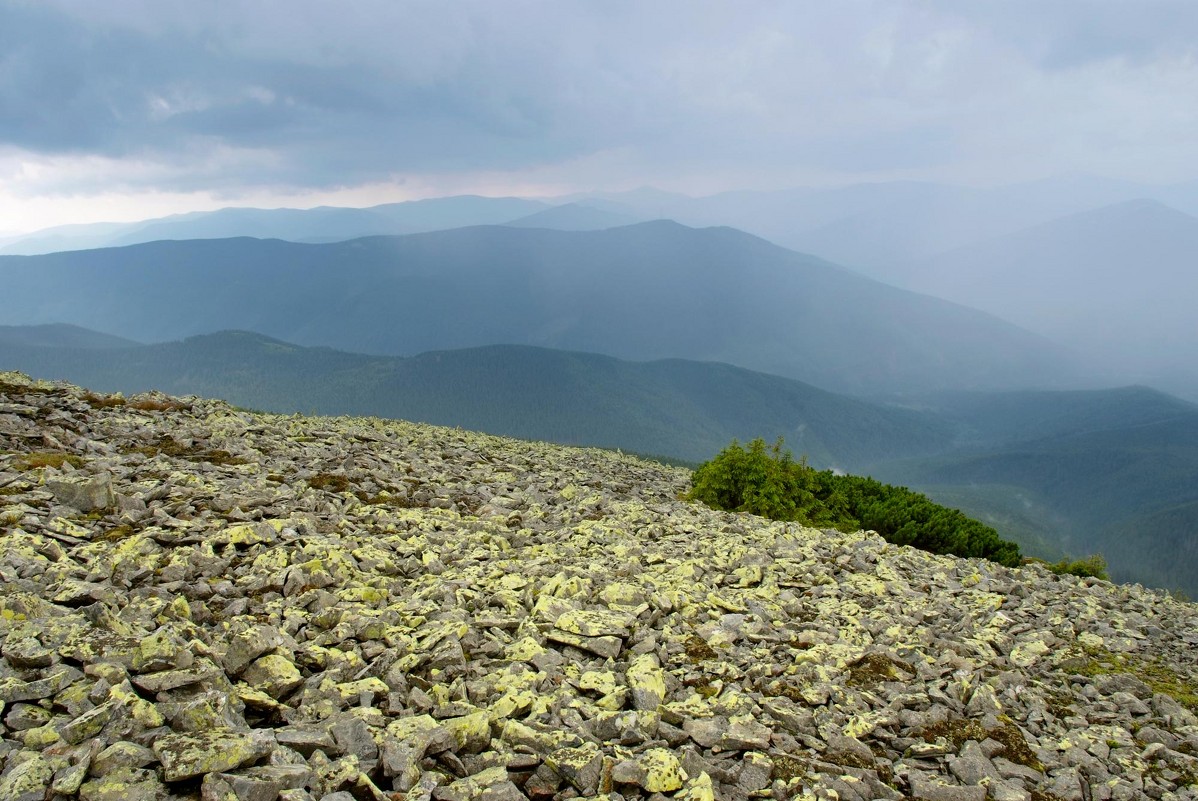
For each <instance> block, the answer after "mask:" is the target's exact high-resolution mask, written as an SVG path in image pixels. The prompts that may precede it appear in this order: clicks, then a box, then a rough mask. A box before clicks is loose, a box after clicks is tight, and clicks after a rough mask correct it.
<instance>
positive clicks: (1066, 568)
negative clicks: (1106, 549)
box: [1048, 553, 1111, 581]
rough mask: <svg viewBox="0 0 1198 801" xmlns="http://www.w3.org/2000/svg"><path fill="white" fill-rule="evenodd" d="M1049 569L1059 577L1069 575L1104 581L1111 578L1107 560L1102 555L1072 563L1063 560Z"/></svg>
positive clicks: (1094, 555) (1091, 556)
mask: <svg viewBox="0 0 1198 801" xmlns="http://www.w3.org/2000/svg"><path fill="white" fill-rule="evenodd" d="M1048 569H1049V570H1051V571H1052V572H1053V573H1056V574H1057V575H1058V576H1061V575H1065V574H1069V575H1071V576H1081V577H1082V578H1091V577H1092V578H1098V579H1102V580H1103V581H1110V579H1111V577H1110V576H1109V575H1108V574H1107V564H1106V559H1104V558H1103V557H1102V554H1097V553H1096V554H1091V555H1090V556H1087V557H1086V558H1085V559H1077V560H1075V561H1072V562H1070V561H1069V560H1068V559H1062V560H1061V561H1059V562H1057V563H1056V564H1055V565H1049V566H1048Z"/></svg>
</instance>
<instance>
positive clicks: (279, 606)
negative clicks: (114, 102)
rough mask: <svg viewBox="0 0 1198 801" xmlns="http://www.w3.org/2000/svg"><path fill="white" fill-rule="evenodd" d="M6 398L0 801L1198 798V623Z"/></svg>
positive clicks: (729, 526)
mask: <svg viewBox="0 0 1198 801" xmlns="http://www.w3.org/2000/svg"><path fill="white" fill-rule="evenodd" d="M688 479H689V475H688V474H687V473H686V472H685V471H682V470H677V469H672V468H667V467H663V466H661V465H657V464H652V463H646V462H642V461H638V460H636V459H633V458H630V457H626V456H623V455H620V454H615V453H609V452H603V451H596V450H580V449H573V448H562V447H557V446H551V445H546V444H542V443H531V442H521V441H514V440H505V439H500V438H496V437H490V436H485V435H480V434H474V433H469V432H464V431H460V430H454V429H446V428H435V427H431V426H424V425H414V424H410V423H404V422H396V421H384V420H377V419H350V418H336V419H329V418H304V417H286V416H278V415H264V414H253V413H249V412H245V411H241V410H237V409H233V408H231V407H229V406H227V405H226V404H224V403H221V402H217V401H211V400H203V399H198V398H182V399H179V398H169V397H167V396H162V395H157V394H154V395H144V396H137V397H132V398H128V399H126V398H121V397H119V396H104V395H95V394H92V393H90V392H87V391H85V390H83V389H80V388H78V387H73V386H71V385H67V384H60V383H45V382H34V381H30V380H29V379H28V378H26V377H24V376H22V375H20V374H15V373H0V545H2V548H0V656H2V659H0V702H3V708H2V710H0V716H2V721H0V765H2V768H3V769H2V771H0V798H3V799H16V800H18V801H34V800H35V799H36V800H37V801H41V799H44V798H80V799H84V800H85V801H101V800H102V799H169V798H202V799H205V801H208V800H209V799H220V800H221V801H224V800H225V799H255V800H257V799H261V800H262V801H274V799H280V801H301V800H302V799H327V801H350V799H437V801H459V800H460V801H470V800H472V799H480V801H506V800H507V799H522V798H534V799H552V798H560V799H568V798H580V797H588V798H589V797H607V798H610V799H618V798H655V799H663V798H677V799H692V800H694V801H698V800H699V799H714V798H723V799H743V798H779V799H782V798H791V797H796V796H805V797H817V798H838V799H871V798H888V799H899V798H918V799H928V801H936V800H937V799H977V801H981V800H982V799H985V798H991V799H996V800H997V801H1025V800H1026V801H1041V800H1042V799H1053V798H1060V799H1070V801H1072V800H1073V799H1083V800H1084V801H1094V800H1095V799H1108V798H1110V799H1139V798H1153V799H1172V798H1177V799H1195V798H1198V717H1196V716H1195V710H1196V709H1198V692H1196V691H1195V689H1194V688H1195V685H1196V684H1198V608H1196V607H1195V606H1194V605H1192V604H1185V603H1180V602H1178V601H1175V600H1173V599H1171V598H1169V597H1168V596H1167V595H1165V594H1164V593H1161V592H1155V591H1149V590H1145V589H1144V588H1142V587H1139V586H1117V585H1111V584H1108V583H1105V582H1099V581H1095V580H1085V581H1083V580H1080V579H1077V578H1075V577H1071V576H1063V577H1058V576H1054V575H1052V574H1051V573H1049V572H1048V571H1046V570H1044V569H1042V568H1039V567H1034V566H1032V567H1027V568H1021V569H1019V570H1009V569H1007V568H1003V567H1000V566H998V565H994V564H991V563H988V562H984V561H978V560H963V559H955V558H951V557H943V556H935V555H931V554H927V553H923V552H920V551H916V550H913V549H910V548H902V547H896V546H893V545H890V544H888V543H886V542H884V541H883V540H881V539H880V538H878V537H876V536H874V535H872V534H869V533H857V534H853V535H844V534H840V533H836V532H822V531H817V530H812V529H806V528H803V527H801V526H797V525H793V524H784V523H777V522H770V521H767V520H763V519H759V518H754V517H748V516H738V515H731V514H725V513H721V512H716V511H712V510H709V509H706V508H704V507H700V506H697V505H694V504H690V503H687V502H685V501H682V500H680V497H681V495H682V494H683V493H684V492H685V491H686V489H687V486H688Z"/></svg>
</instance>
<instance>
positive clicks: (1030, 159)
mask: <svg viewBox="0 0 1198 801" xmlns="http://www.w3.org/2000/svg"><path fill="white" fill-rule="evenodd" d="M1195 41H1198V6H1196V5H1195V4H1192V3H1190V2H1188V0H1185V1H1184V2H1152V1H1151V0H1147V1H1146V2H1143V3H1134V4H1131V3H1128V4H1115V3H1110V4H1105V3H1091V2H1084V3H1083V2H1054V3H1042V2H1036V3H1030V2H1029V3H1024V2H1002V3H998V2H992V3H968V4H962V3H957V2H948V0H938V1H937V2H932V1H931V0H926V1H924V2H920V1H919V0H909V2H902V3H892V2H880V1H878V2H874V1H872V0H850V2H832V1H831V0H827V1H826V2H817V3H785V2H775V3H761V4H747V5H746V4H732V3H713V2H707V3H690V2H686V3H684V2H661V3H652V4H644V3H634V2H626V1H625V2H613V3H602V4H590V3H582V2H547V1H546V2H510V3H508V2H505V3H491V2H484V1H482V0H473V1H470V0H463V1H462V2H455V3H442V2H383V1H382V0H363V2H356V3H353V4H348V5H347V4H333V3H324V2H317V0H308V1H306V2H258V3H234V2H217V3H209V4H202V5H197V4H195V3H179V2H111V3H96V4H84V3H78V2H66V1H65V0H64V1H63V2H38V3H33V2H21V1H19V0H17V1H14V0H0V147H7V149H8V150H9V151H17V152H23V153H26V154H30V155H32V156H37V157H44V158H50V159H53V158H60V157H71V156H98V157H102V158H106V159H112V160H117V161H120V160H124V159H130V160H134V159H135V160H137V162H138V164H139V165H140V167H139V168H138V169H130V170H129V171H128V172H127V173H120V171H117V174H116V175H115V176H114V173H113V171H112V170H109V171H107V172H105V173H103V175H101V176H98V177H93V178H92V179H91V180H94V181H97V182H99V181H112V180H114V177H115V179H116V180H122V181H124V182H126V183H128V184H130V185H144V186H151V185H152V186H153V187H155V188H158V189H171V190H184V191H187V190H199V189H219V190H221V191H231V192H233V191H235V190H236V188H237V187H238V186H244V187H253V186H261V185H272V186H279V187H296V188H320V187H334V186H349V185H355V184H358V183H365V182H370V181H377V180H380V179H384V178H400V179H402V178H403V177H404V176H405V175H413V174H421V175H429V174H438V173H443V174H466V173H471V172H488V173H495V172H505V171H521V170H539V171H541V172H542V173H553V172H554V171H555V170H556V171H557V174H559V175H560V176H561V177H563V178H565V179H567V180H568V179H569V178H570V176H571V175H574V176H575V177H581V176H583V175H585V174H586V173H585V170H584V169H583V168H581V167H577V168H572V167H571V166H570V165H571V164H583V163H586V162H587V161H588V160H591V161H595V160H598V161H599V162H601V163H603V164H604V165H608V167H610V169H608V170H607V172H606V178H607V180H609V181H620V180H623V181H626V182H631V181H635V180H638V178H643V179H645V180H657V181H666V182H668V180H669V179H670V177H671V176H676V177H679V178H686V177H694V176H697V175H699V176H701V175H702V174H704V173H705V172H710V173H717V172H718V173H719V174H721V175H726V176H731V177H732V178H731V180H735V177H736V176H737V175H741V176H744V177H743V179H742V180H745V181H747V180H750V177H751V176H759V175H761V174H763V173H765V174H769V173H772V174H774V175H775V176H794V177H796V178H801V177H802V176H804V175H812V176H819V177H823V178H828V177H832V178H835V177H836V176H841V177H844V178H846V179H852V178H854V177H855V176H860V175H879V176H887V175H916V174H919V173H920V171H926V172H927V173H928V175H929V177H937V178H942V179H943V178H949V179H952V178H961V179H990V180H1001V179H1002V178H1003V177H1005V176H1007V175H1009V174H1010V172H1011V169H1012V165H1013V164H1014V163H1016V162H1020V160H1021V159H1023V161H1022V163H1020V164H1019V166H1020V167H1021V169H1023V170H1024V171H1025V172H1027V173H1029V174H1035V173H1037V172H1041V173H1048V172H1052V171H1064V170H1086V169H1089V170H1093V171H1102V169H1101V166H1102V165H1103V164H1110V162H1111V160H1112V158H1122V159H1126V160H1127V163H1128V164H1129V165H1133V166H1129V167H1128V168H1127V169H1126V170H1125V171H1127V172H1130V171H1133V169H1134V170H1139V171H1140V173H1142V174H1139V175H1137V176H1135V177H1144V178H1154V177H1156V175H1155V174H1154V175H1148V173H1161V174H1163V173H1166V172H1168V171H1170V170H1171V169H1175V168H1176V167H1177V166H1178V165H1181V164H1184V163H1190V164H1192V163H1195V159H1194V158H1193V157H1194V156H1195V155H1198V154H1195V153H1194V149H1195V142H1194V140H1193V138H1192V136H1190V135H1189V134H1188V133H1187V131H1192V130H1194V129H1195V128H1194V124H1198V119H1195V115H1198V110H1196V109H1193V108H1192V107H1193V106H1194V104H1193V103H1192V90H1191V89H1190V88H1189V87H1192V85H1193V83H1192V81H1193V79H1195V78H1198V63H1196V62H1198V59H1196V58H1195V50H1194V45H1193V42H1195ZM1137 93H1138V95H1137ZM1133 95H1137V96H1139V97H1141V98H1145V97H1146V98H1149V100H1148V101H1145V100H1142V99H1141V100H1136V99H1135V98H1134V97H1133ZM1121 104H1122V105H1121ZM1128 104H1133V105H1128ZM1179 104H1180V105H1182V106H1185V105H1186V104H1188V107H1187V108H1188V110H1187V108H1183V109H1182V110H1181V111H1180V112H1179V111H1178V105H1179ZM1133 106H1134V110H1135V113H1136V115H1137V119H1136V120H1135V121H1134V124H1133V121H1131V120H1129V119H1128V118H1127V117H1128V109H1129V108H1132V107H1133ZM1145 115H1147V116H1145ZM1037 143H1039V144H1037ZM1138 148H1143V150H1144V151H1149V150H1151V151H1152V152H1154V153H1156V154H1157V155H1156V156H1154V160H1150V161H1151V163H1146V162H1145V160H1144V159H1143V158H1139V159H1136V158H1133V157H1134V156H1135V153H1136V152H1138ZM1187 159H1188V162H1187ZM146 165H150V166H148V167H147V166H146ZM572 169H573V170H574V172H573V173H572V172H571V170H572ZM620 171H622V173H621V172H620ZM57 180H59V184H57V185H56V187H55V188H56V190H57V191H81V190H83V189H86V187H84V186H83V184H82V183H80V184H77V185H74V186H71V185H70V181H69V180H65V179H61V178H60V179H57ZM78 180H79V181H80V182H83V181H86V180H88V178H87V177H86V176H82V175H81V176H79V178H78ZM46 186H48V184H47V185H43V186H42V188H43V189H45V187H46ZM29 187H30V188H29V191H35V190H36V189H37V188H38V185H37V184H36V182H32V183H30V184H29Z"/></svg>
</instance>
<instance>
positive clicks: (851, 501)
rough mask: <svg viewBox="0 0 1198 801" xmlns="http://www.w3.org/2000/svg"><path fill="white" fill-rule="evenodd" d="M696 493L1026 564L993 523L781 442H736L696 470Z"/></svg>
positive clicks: (759, 510)
mask: <svg viewBox="0 0 1198 801" xmlns="http://www.w3.org/2000/svg"><path fill="white" fill-rule="evenodd" d="M690 498H691V499H692V500H699V501H702V502H703V503H706V504H707V505H708V506H711V507H714V508H716V509H724V510H728V511H737V512H749V513H751V514H757V515H761V516H763V517H769V518H771V519H774V520H792V521H797V522H801V523H804V524H807V525H812V526H818V527H825V528H836V529H839V530H841V531H853V530H856V529H860V528H865V529H870V530H873V531H876V532H878V534H880V535H882V537H884V538H885V539H886V540H888V541H889V542H893V543H895V544H898V545H912V546H915V547H916V548H921V549H923V550H925V551H930V552H932V553H943V554H954V555H956V556H967V557H984V558H986V559H990V560H992V561H994V562H998V563H999V564H1003V565H1007V566H1010V567H1014V566H1016V565H1018V564H1019V563H1020V554H1019V546H1017V545H1016V544H1015V543H1012V542H1007V541H1005V540H1003V539H1001V538H1000V537H999V536H998V532H996V531H995V530H994V529H992V528H990V527H989V526H987V525H984V524H983V523H980V522H978V521H977V520H973V519H971V518H969V517H966V516H965V515H964V514H962V513H961V512H959V511H958V510H956V509H947V508H945V507H943V506H939V505H938V504H935V503H933V502H932V501H931V500H929V499H928V498H927V496H925V495H921V494H919V493H918V492H912V491H911V490H909V489H906V488H905V487H895V486H891V485H889V484H882V483H881V482H878V481H874V480H873V479H871V478H864V477H861V476H842V475H836V474H834V473H833V472H832V471H830V470H822V471H817V470H814V469H813V468H811V467H809V466H808V465H807V464H806V463H805V462H804V461H795V460H794V458H793V456H791V454H790V452H789V451H786V450H784V449H783V443H782V440H781V439H779V440H778V441H777V442H776V443H775V444H774V445H773V446H772V447H770V446H767V445H766V444H765V442H764V440H761V439H756V440H753V442H751V443H749V446H748V448H745V447H743V446H741V445H740V443H738V442H736V441H733V442H732V444H731V445H729V446H728V447H727V448H725V449H724V450H723V451H721V452H720V453H719V455H717V456H716V457H715V458H714V459H712V460H711V461H710V462H705V463H704V464H702V465H700V466H699V469H698V470H696V471H695V475H694V479H693V488H692V490H691V493H690Z"/></svg>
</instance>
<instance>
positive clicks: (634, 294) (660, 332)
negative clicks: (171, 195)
mask: <svg viewBox="0 0 1198 801" xmlns="http://www.w3.org/2000/svg"><path fill="white" fill-rule="evenodd" d="M0 279H2V280H3V282H4V286H5V294H6V300H7V303H6V306H5V311H4V317H5V318H6V322H9V323H19V324H38V323H48V322H54V321H61V320H70V321H72V322H74V323H77V324H79V325H82V326H85V327H88V328H93V329H97V330H106V331H112V332H113V333H115V334H117V335H119V336H123V337H127V338H130V339H134V340H137V341H141V342H161V341H169V340H174V339H179V338H182V337H186V336H191V335H195V334H199V333H205V332H207V331H211V330H213V329H224V328H245V329H251V330H255V331H261V332H262V333H265V334H267V335H269V336H274V337H278V338H280V339H284V340H287V341H291V342H297V343H299V344H303V345H327V346H331V347H336V348H340V349H344V350H348V351H355V352H364V353H376V354H393V355H407V354H415V353H420V352H423V351H428V350H439V349H450V348H465V347H478V346H483V345H492V344H496V343H508V344H524V345H535V346H541V347H552V348H560V349H567V350H582V351H587V352H595V353H605V354H609V355H612V356H616V357H619V358H627V359H637V360H650V359H661V358H673V357H677V358H687V359H698V360H709V361H721V362H727V363H729V364H735V365H738V366H741V367H746V368H749V369H755V370H760V371H763V372H769V373H773V374H776V375H782V376H786V377H789V378H795V379H798V380H803V381H808V382H810V383H812V384H815V385H817V386H821V387H825V388H828V389H831V390H834V391H840V392H850V393H855V394H863V395H864V394H884V393H902V392H913V391H930V390H935V389H951V388H956V389H962V388H973V389H995V388H1012V387H1052V386H1058V387H1059V386H1069V385H1071V384H1072V385H1076V384H1077V382H1079V381H1081V380H1082V376H1081V375H1080V374H1079V373H1078V371H1077V370H1076V369H1075V368H1074V367H1073V365H1072V363H1071V361H1070V357H1069V355H1068V354H1067V353H1066V352H1064V351H1062V350H1060V349H1059V348H1057V347H1055V346H1054V345H1052V344H1051V343H1050V342H1049V341H1048V340H1046V339H1043V338H1041V337H1038V336H1035V335H1032V334H1030V333H1028V332H1026V331H1023V330H1021V329H1018V328H1016V327H1014V326H1011V325H1009V324H1007V323H1005V322H1003V321H1001V320H999V319H997V318H995V317H991V316H989V315H986V314H983V313H979V312H976V311H974V310H972V309H968V308H965V307H963V306H958V305H954V304H951V303H947V302H944V301H941V300H938V299H935V298H932V297H929V296H926V295H918V294H915V293H912V292H907V291H903V290H898V289H895V288H893V287H890V286H887V285H885V284H881V283H878V282H876V281H872V280H870V279H868V278H865V277H863V276H861V275H858V274H856V273H853V272H851V271H849V270H846V269H843V268H841V267H838V266H836V265H834V264H830V263H828V262H824V261H822V260H820V259H817V258H814V257H810V256H804V255H801V254H798V253H794V252H792V251H788V250H785V249H784V248H780V247H778V246H776V245H772V244H770V243H769V242H766V241H764V240H762V239H758V238H757V237H753V236H750V235H748V234H745V233H743V232H740V231H736V230H734V229H730V228H708V229H693V228H687V227H686V226H682V225H679V224H677V223H673V222H668V221H658V222H652V223H642V224H638V225H631V226H625V227H621V228H612V229H607V230H603V231H552V230H546V229H541V228H528V229H525V228H509V227H498V226H484V227H474V228H460V229H454V230H448V231H438V232H433V233H426V234H412V235H408V236H400V237H370V238H364V239H356V240H351V241H348V242H339V243H329V244H296V243H291V242H282V241H278V240H258V239H225V240H191V241H163V242H154V243H147V244H142V245H135V246H130V247H125V248H109V249H101V250H91V251H73V252H66V253H56V254H48V255H42V256H27V257H21V256H5V257H0Z"/></svg>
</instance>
